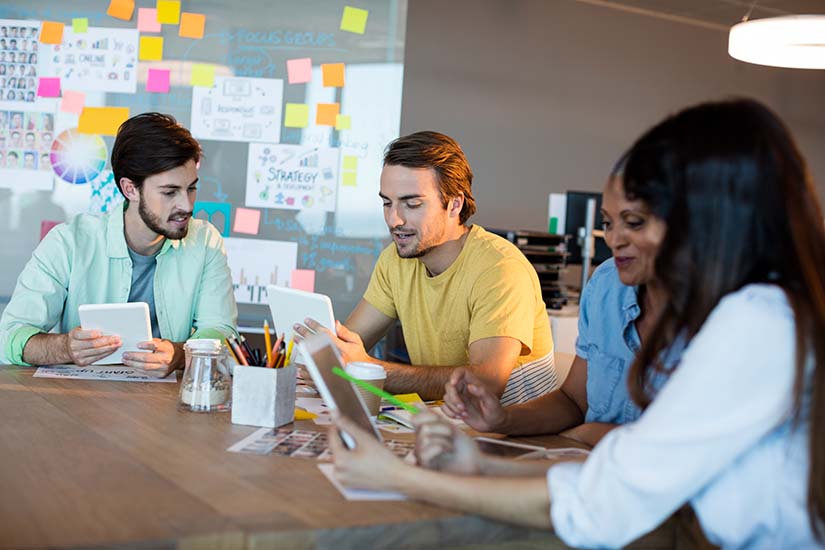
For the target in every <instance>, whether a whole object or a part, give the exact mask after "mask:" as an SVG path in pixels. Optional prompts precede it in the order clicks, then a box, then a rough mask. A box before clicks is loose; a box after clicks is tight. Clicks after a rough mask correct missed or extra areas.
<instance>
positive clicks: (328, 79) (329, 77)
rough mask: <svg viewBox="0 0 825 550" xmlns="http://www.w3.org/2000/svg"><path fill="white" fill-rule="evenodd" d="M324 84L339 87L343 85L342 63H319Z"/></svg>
mask: <svg viewBox="0 0 825 550" xmlns="http://www.w3.org/2000/svg"><path fill="white" fill-rule="evenodd" d="M321 74H322V75H323V80H324V86H327V87H331V86H332V87H336V88H340V87H341V86H343V85H344V64H343V63H325V64H322V65H321Z"/></svg>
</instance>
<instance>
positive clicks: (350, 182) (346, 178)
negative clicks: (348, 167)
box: [341, 172, 358, 187]
mask: <svg viewBox="0 0 825 550" xmlns="http://www.w3.org/2000/svg"><path fill="white" fill-rule="evenodd" d="M341 183H342V184H343V185H344V186H345V187H358V173H357V172H344V174H343V176H342V180H341Z"/></svg>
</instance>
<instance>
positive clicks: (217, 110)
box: [191, 76, 284, 143]
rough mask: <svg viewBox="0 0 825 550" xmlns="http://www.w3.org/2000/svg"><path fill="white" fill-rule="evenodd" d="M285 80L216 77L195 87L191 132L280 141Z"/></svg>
mask: <svg viewBox="0 0 825 550" xmlns="http://www.w3.org/2000/svg"><path fill="white" fill-rule="evenodd" d="M283 95H284V81H283V80H280V79H275V78H240V77H225V76H219V77H215V85H214V86H212V87H211V88H206V87H202V86H195V87H194V88H193V89H192V128H191V131H192V135H193V136H195V137H196V138H201V139H214V140H218V141H243V142H253V141H267V142H275V143H278V142H279V141H281V102H282V100H283Z"/></svg>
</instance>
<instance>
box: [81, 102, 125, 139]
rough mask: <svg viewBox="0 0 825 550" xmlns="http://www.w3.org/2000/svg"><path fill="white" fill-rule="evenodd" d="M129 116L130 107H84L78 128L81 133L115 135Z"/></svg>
mask: <svg viewBox="0 0 825 550" xmlns="http://www.w3.org/2000/svg"><path fill="white" fill-rule="evenodd" d="M128 118H129V107H84V108H83V112H82V113H81V114H80V120H79V121H78V123H77V129H78V131H79V132H80V133H81V134H102V135H104V136H115V135H117V129H118V128H120V125H121V124H123V123H124V122H126V119H128Z"/></svg>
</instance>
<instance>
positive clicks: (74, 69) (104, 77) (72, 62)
mask: <svg viewBox="0 0 825 550" xmlns="http://www.w3.org/2000/svg"><path fill="white" fill-rule="evenodd" d="M150 38H151V37H150ZM64 43H66V44H71V45H72V47H60V46H44V47H43V48H42V52H41V53H42V54H41V56H40V66H39V68H38V70H39V71H40V73H42V74H43V75H45V76H56V77H60V81H61V85H62V87H63V89H64V90H81V91H90V92H120V93H128V94H133V93H135V92H136V91H137V80H138V79H137V64H138V31H137V29H115V28H108V27H89V28H88V29H87V30H86V32H84V33H81V34H77V33H75V32H74V31H73V30H72V29H70V28H69V29H66V31H65V32H64ZM80 59H82V60H83V62H82V63H81V62H79V60H80Z"/></svg>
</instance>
